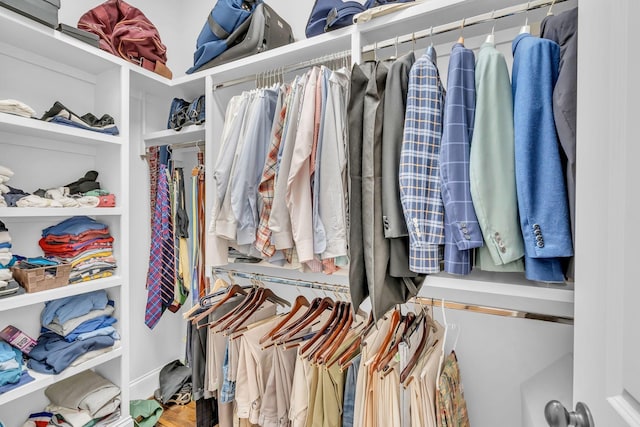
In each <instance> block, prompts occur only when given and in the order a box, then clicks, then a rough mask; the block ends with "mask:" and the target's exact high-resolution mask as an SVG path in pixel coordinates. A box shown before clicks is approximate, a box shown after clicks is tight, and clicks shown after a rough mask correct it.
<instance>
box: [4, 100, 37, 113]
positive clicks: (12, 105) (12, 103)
mask: <svg viewBox="0 0 640 427" xmlns="http://www.w3.org/2000/svg"><path fill="white" fill-rule="evenodd" d="M0 113H7V114H13V115H15V116H20V117H35V115H36V112H35V111H34V110H33V108H31V107H29V106H28V105H27V104H25V103H23V102H20V101H17V100H15V99H0Z"/></svg>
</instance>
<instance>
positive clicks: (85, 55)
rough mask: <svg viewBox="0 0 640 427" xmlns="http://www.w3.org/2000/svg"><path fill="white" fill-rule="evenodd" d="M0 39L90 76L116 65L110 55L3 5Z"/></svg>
mask: <svg viewBox="0 0 640 427" xmlns="http://www.w3.org/2000/svg"><path fill="white" fill-rule="evenodd" d="M0 40H2V41H3V42H4V43H8V44H15V45H17V47H19V48H20V49H23V50H25V51H28V52H31V53H32V54H35V55H38V56H40V57H43V58H48V59H50V60H51V61H54V62H56V63H59V64H64V65H66V66H69V67H74V68H76V69H79V70H82V71H84V72H86V73H88V74H91V75H94V76H95V75H99V74H101V73H102V72H103V71H105V70H107V69H109V68H114V67H118V66H120V64H119V61H118V58H116V57H115V56H114V55H111V54H110V53H107V52H105V51H102V50H100V49H98V48H95V47H93V46H90V45H88V44H87V43H84V42H81V41H80V40H76V39H74V38H73V37H70V36H68V35H66V34H62V33H61V32H60V31H56V30H54V29H53V28H49V27H46V26H44V25H42V24H39V23H37V22H35V21H32V20H30V19H28V18H26V17H24V16H21V15H19V14H17V13H15V12H12V11H10V10H8V9H5V8H0Z"/></svg>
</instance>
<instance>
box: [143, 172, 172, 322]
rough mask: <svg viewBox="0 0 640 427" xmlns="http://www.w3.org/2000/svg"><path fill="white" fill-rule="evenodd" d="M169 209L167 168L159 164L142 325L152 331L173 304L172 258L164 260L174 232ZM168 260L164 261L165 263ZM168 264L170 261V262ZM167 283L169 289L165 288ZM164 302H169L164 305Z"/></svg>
mask: <svg viewBox="0 0 640 427" xmlns="http://www.w3.org/2000/svg"><path fill="white" fill-rule="evenodd" d="M170 220H171V206H170V203H169V183H168V180H167V166H166V165H164V164H161V165H160V168H159V174H158V184H157V197H156V203H155V209H154V214H153V229H152V230H151V251H150V256H149V271H148V273H147V291H148V295H147V308H146V313H145V319H144V323H145V324H146V325H147V326H148V327H149V328H151V329H153V328H154V327H155V325H156V324H157V323H158V321H159V320H160V317H161V316H162V313H163V312H164V310H165V308H166V307H168V305H170V304H171V302H172V301H173V277H174V276H173V275H171V276H170V277H167V273H170V272H171V269H173V271H174V272H175V269H174V268H173V262H174V260H173V259H169V260H167V256H168V254H167V252H166V251H167V248H166V244H165V242H166V241H167V240H168V241H169V242H170V243H171V245H170V246H171V252H173V233H171V224H170ZM165 261H167V262H165ZM169 261H170V262H169ZM167 284H168V285H169V289H170V291H169V289H167ZM165 301H169V303H168V304H165Z"/></svg>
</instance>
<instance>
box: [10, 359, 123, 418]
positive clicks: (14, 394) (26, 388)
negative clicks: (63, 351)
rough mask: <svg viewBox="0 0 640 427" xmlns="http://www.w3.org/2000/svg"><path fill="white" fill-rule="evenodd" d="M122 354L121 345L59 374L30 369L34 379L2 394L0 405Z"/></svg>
mask: <svg viewBox="0 0 640 427" xmlns="http://www.w3.org/2000/svg"><path fill="white" fill-rule="evenodd" d="M121 356H122V348H121V347H119V348H116V349H115V350H112V351H110V352H109V353H105V354H102V355H100V356H98V357H95V358H93V359H91V360H87V361H86V362H84V363H82V364H80V365H78V366H74V367H69V368H67V369H65V370H64V371H63V372H62V373H60V374H58V375H46V374H40V373H37V372H33V371H31V370H30V371H29V374H30V375H31V376H32V377H33V378H34V380H33V381H31V382H30V383H28V384H25V385H23V386H21V387H18V388H16V389H14V390H11V391H9V392H7V393H4V394H0V407H1V406H2V405H4V404H6V403H10V402H12V401H14V400H15V399H18V398H20V397H24V396H27V395H28V394H31V393H33V392H36V391H39V390H42V389H44V388H46V387H48V386H50V385H51V384H55V383H57V382H58V381H61V380H63V379H65V378H69V377H72V376H73V375H76V374H79V373H80V372H83V371H86V370H87V369H92V368H95V367H96V366H100V365H102V364H104V363H106V362H109V361H111V360H113V359H116V358H118V357H121Z"/></svg>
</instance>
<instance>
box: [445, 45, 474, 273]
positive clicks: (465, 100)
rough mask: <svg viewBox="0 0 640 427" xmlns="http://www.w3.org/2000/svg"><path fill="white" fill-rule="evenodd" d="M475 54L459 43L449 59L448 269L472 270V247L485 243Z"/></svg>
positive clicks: (447, 114)
mask: <svg viewBox="0 0 640 427" xmlns="http://www.w3.org/2000/svg"><path fill="white" fill-rule="evenodd" d="M475 79H476V77H475V57H474V55H473V51H472V50H470V49H467V48H465V47H464V46H463V45H462V44H461V43H456V44H455V45H454V46H453V49H452V50H451V57H450V58H449V72H448V74H447V103H446V105H445V112H444V130H443V133H442V146H441V148H440V176H441V178H442V200H443V201H444V222H445V227H444V240H445V243H444V244H445V246H444V271H446V272H447V273H451V274H469V272H471V249H472V248H479V247H480V246H482V242H483V239H482V231H481V230H480V225H479V224H478V218H477V217H476V211H475V210H474V208H473V202H472V201H471V184H470V179H469V154H470V151H471V138H472V135H473V120H474V117H475V110H476V80H475Z"/></svg>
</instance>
